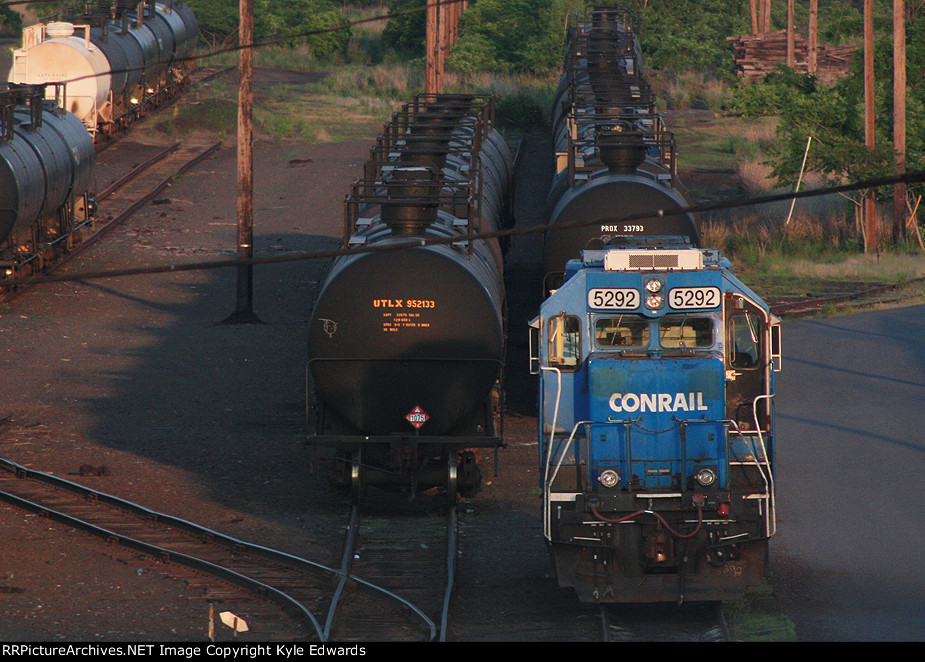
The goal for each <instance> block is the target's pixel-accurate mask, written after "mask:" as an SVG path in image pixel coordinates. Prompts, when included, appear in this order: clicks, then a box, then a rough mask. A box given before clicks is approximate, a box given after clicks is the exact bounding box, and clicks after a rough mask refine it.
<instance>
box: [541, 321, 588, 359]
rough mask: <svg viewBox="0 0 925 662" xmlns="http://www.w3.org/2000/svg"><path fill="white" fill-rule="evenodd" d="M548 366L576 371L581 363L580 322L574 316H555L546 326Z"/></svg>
mask: <svg viewBox="0 0 925 662" xmlns="http://www.w3.org/2000/svg"><path fill="white" fill-rule="evenodd" d="M547 333H548V351H549V364H550V365H553V366H557V367H559V368H561V369H563V370H577V369H578V365H579V364H580V363H581V321H580V320H579V319H578V318H577V317H575V316H574V315H557V316H555V317H550V318H549V323H548V324H547Z"/></svg>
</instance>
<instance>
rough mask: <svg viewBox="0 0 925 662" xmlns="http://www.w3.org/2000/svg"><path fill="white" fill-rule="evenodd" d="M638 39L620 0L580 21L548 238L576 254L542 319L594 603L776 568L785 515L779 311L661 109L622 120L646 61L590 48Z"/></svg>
mask: <svg viewBox="0 0 925 662" xmlns="http://www.w3.org/2000/svg"><path fill="white" fill-rule="evenodd" d="M608 36H609V38H608ZM633 43H634V38H633V37H632V35H631V34H629V29H628V28H627V26H626V23H625V21H624V14H622V13H619V12H616V11H611V10H606V9H600V8H599V9H597V10H596V12H595V13H594V14H593V15H592V17H591V20H589V21H587V22H585V23H578V24H577V26H576V28H575V29H574V30H573V32H572V46H571V50H570V60H569V61H570V63H571V64H570V68H569V72H568V76H567V79H568V81H569V85H568V86H567V93H566V94H564V95H563V99H564V101H560V103H562V113H561V117H562V121H563V122H566V123H568V124H570V126H571V127H572V128H571V129H570V130H569V131H566V132H565V135H566V136H567V138H568V144H567V147H566V149H565V150H564V151H562V152H560V153H561V155H562V156H563V157H564V158H563V159H562V161H563V163H562V167H561V169H560V176H559V177H557V178H555V179H554V182H553V187H552V191H551V196H550V197H551V198H552V199H553V200H554V203H553V204H551V205H550V207H549V209H550V211H549V213H550V216H549V219H548V222H549V224H550V228H549V230H548V231H547V235H546V243H547V249H546V251H545V255H546V256H547V258H549V257H550V256H556V255H566V256H567V257H563V258H555V259H562V263H561V265H560V264H558V263H556V262H555V261H554V260H552V261H549V260H548V261H547V264H546V266H545V272H546V294H547V295H548V296H547V298H546V299H545V301H544V302H543V304H542V305H541V307H540V314H539V316H538V317H537V318H536V319H535V320H533V322H532V323H531V372H533V373H534V374H538V375H539V380H538V381H539V394H538V439H539V449H540V452H539V460H540V476H541V487H542V492H543V518H544V522H543V531H544V537H545V539H546V542H547V544H548V546H549V549H550V552H551V555H552V557H553V559H554V563H555V569H556V574H557V576H558V579H559V583H560V585H562V586H567V587H572V588H574V589H575V591H576V592H577V594H578V597H579V599H580V600H582V601H585V602H676V601H714V600H722V599H728V598H733V597H736V596H738V595H740V594H741V592H742V591H743V590H744V589H745V588H746V587H747V586H749V585H753V584H756V583H759V582H760V581H761V578H762V577H763V576H764V571H765V564H766V556H767V549H768V539H769V538H770V537H771V536H773V535H774V533H775V529H776V519H775V488H774V429H773V418H774V417H773V395H774V374H775V371H776V370H777V369H779V364H780V323H779V320H778V319H776V318H775V317H774V316H773V315H772V314H771V312H770V310H769V308H768V305H767V304H766V303H765V302H764V301H762V299H761V298H760V297H758V296H757V295H756V294H755V293H754V292H752V291H751V290H750V289H749V288H748V287H746V286H745V285H744V284H743V283H742V282H741V281H740V280H739V279H738V278H736V276H735V275H734V274H733V272H732V268H731V264H730V263H729V261H728V260H726V259H725V258H723V257H722V256H721V255H720V253H719V252H718V251H716V250H710V249H705V248H702V247H701V246H700V236H699V233H698V231H697V228H696V225H695V223H694V220H693V218H692V217H691V216H690V215H689V214H688V213H687V211H686V209H685V204H684V200H685V197H684V195H683V191H682V190H681V189H680V187H679V184H678V183H677V181H676V177H674V175H673V168H671V169H670V170H668V171H661V170H660V169H659V168H660V166H659V158H660V157H661V156H662V155H664V154H666V153H673V147H671V148H670V149H669V150H662V149H660V148H659V147H658V140H657V138H658V136H657V135H656V133H653V132H652V131H648V130H647V127H655V126H658V125H660V120H657V119H656V118H655V117H654V116H653V115H652V113H653V112H654V110H653V108H652V107H650V106H649V105H648V104H646V105H643V106H639V107H637V108H636V109H635V110H633V109H632V108H629V107H622V106H621V108H622V110H621V114H622V115H623V116H624V120H622V123H615V122H614V121H613V111H612V109H613V107H614V106H615V105H619V104H629V105H631V104H632V100H631V99H632V98H633V95H630V98H629V99H623V98H622V97H621V98H618V97H617V96H614V97H611V91H612V90H614V89H619V87H620V84H621V82H622V83H623V84H624V85H625V86H628V87H630V88H633V89H635V88H638V87H639V86H640V84H641V79H640V77H639V69H638V67H634V68H633V76H631V77H628V76H627V75H626V72H627V68H626V67H625V66H622V67H618V66H613V67H610V68H608V67H607V66H597V65H594V66H592V64H593V63H605V64H606V63H608V62H610V63H614V64H616V63H620V62H623V61H624V59H623V58H620V57H614V56H613V54H614V53H624V52H625V53H630V52H634V51H636V50H638V49H635V48H634V47H631V46H623V45H621V44H633ZM614 44H617V46H618V47H615V46H614ZM597 51H601V52H597ZM589 63H590V64H589ZM601 79H604V80H601ZM605 83H606V84H605ZM595 109H597V110H600V111H601V113H600V114H599V115H598V116H597V120H595V119H594V113H595ZM605 111H606V112H605ZM633 117H635V118H636V119H635V120H633V119H631V118H633ZM641 119H645V120H646V121H645V122H642V121H640V120H641ZM582 127H584V130H583V131H579V130H576V129H580V128H582ZM579 141H580V142H579ZM562 171H564V172H566V173H567V177H568V179H567V185H563V184H562V181H563V178H564V177H565V176H563V175H561V172H562ZM576 173H578V174H580V175H581V176H576ZM565 203H567V204H565ZM563 209H565V210H567V213H563Z"/></svg>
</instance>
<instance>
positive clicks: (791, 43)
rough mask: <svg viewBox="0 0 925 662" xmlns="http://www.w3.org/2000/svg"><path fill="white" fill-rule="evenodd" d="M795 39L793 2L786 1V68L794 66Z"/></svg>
mask: <svg viewBox="0 0 925 662" xmlns="http://www.w3.org/2000/svg"><path fill="white" fill-rule="evenodd" d="M795 41H796V38H795V37H794V34H793V0H787V66H788V67H790V68H791V69H793V65H794V64H796V55H795V52H796V44H795Z"/></svg>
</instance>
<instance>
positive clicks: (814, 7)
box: [806, 0, 819, 74]
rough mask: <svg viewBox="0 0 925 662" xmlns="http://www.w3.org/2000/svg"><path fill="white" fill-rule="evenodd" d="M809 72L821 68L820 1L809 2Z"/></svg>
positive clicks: (812, 0) (812, 72)
mask: <svg viewBox="0 0 925 662" xmlns="http://www.w3.org/2000/svg"><path fill="white" fill-rule="evenodd" d="M807 39H808V41H807V46H806V49H807V51H808V53H807V57H808V60H809V61H808V62H807V70H808V71H809V73H811V74H815V73H816V69H818V68H819V0H809V37H808V38H807Z"/></svg>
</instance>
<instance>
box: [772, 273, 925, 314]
mask: <svg viewBox="0 0 925 662" xmlns="http://www.w3.org/2000/svg"><path fill="white" fill-rule="evenodd" d="M923 282H925V278H913V279H910V280H907V281H905V282H904V283H902V284H900V283H888V284H886V285H880V286H877V287H872V288H868V289H865V290H862V291H860V292H851V293H847V294H839V295H833V296H827V297H816V298H808V297H807V298H805V299H800V300H798V301H789V302H784V303H776V304H772V305H771V312H772V313H774V314H775V315H780V316H787V317H799V316H806V315H813V314H816V313H818V312H820V311H822V310H824V309H825V308H828V307H830V306H834V307H836V308H837V307H839V306H852V307H856V308H859V307H864V306H876V305H878V304H888V303H900V302H902V301H904V300H905V299H907V298H909V297H910V296H916V295H915V294H911V295H904V294H903V293H902V290H903V288H905V287H907V286H909V285H916V284H920V283H923ZM894 292H895V293H896V296H895V297H891V298H885V296H884V295H887V294H890V293H894Z"/></svg>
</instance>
